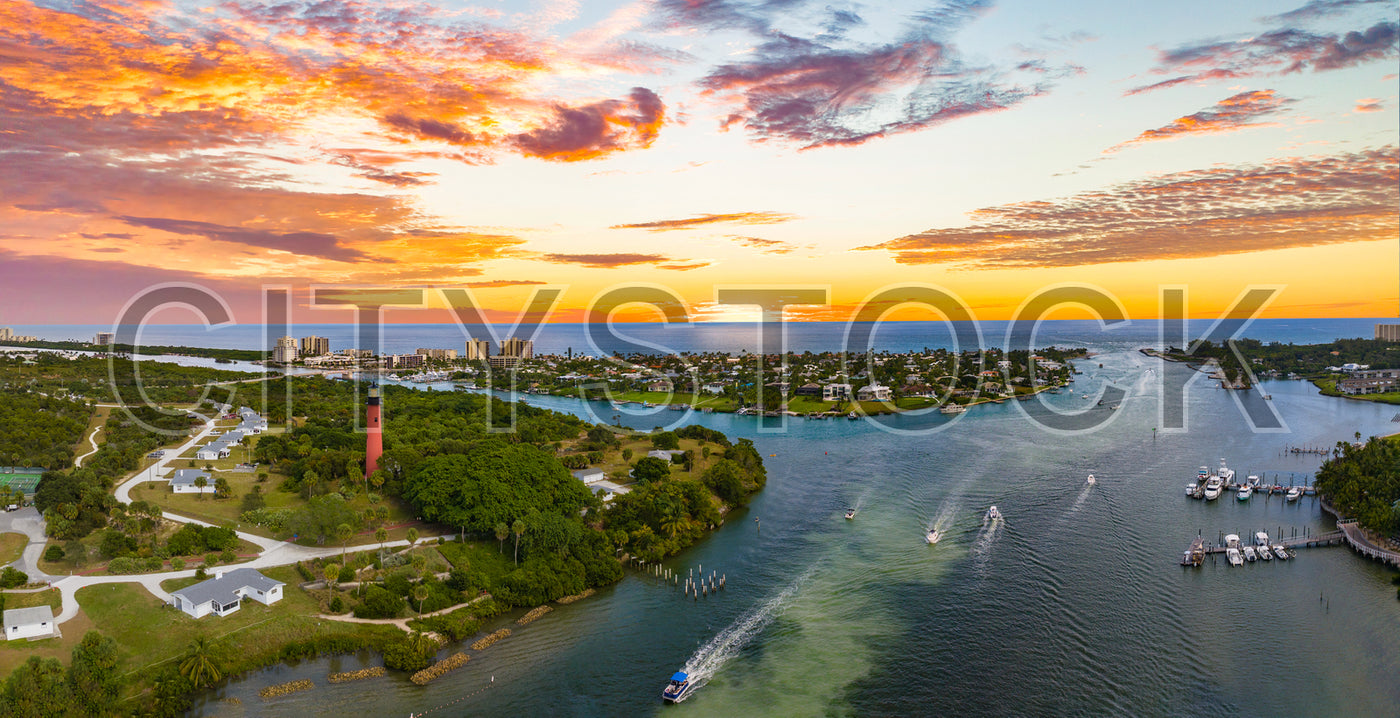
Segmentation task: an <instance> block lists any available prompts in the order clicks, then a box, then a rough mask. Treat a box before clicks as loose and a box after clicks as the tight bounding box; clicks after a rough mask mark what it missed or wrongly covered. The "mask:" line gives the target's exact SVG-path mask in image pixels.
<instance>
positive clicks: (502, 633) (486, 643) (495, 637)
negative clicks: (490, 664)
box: [472, 628, 510, 651]
mask: <svg viewBox="0 0 1400 718" xmlns="http://www.w3.org/2000/svg"><path fill="white" fill-rule="evenodd" d="M509 635H510V629H509V628H502V629H501V630H499V631H496V632H495V633H493V634H491V635H489V636H487V637H485V638H483V639H481V640H479V641H477V642H476V643H473V644H472V649H473V650H477V651H484V650H486V649H487V648H490V647H491V644H493V643H495V642H496V641H499V640H501V639H502V638H505V637H506V636H509Z"/></svg>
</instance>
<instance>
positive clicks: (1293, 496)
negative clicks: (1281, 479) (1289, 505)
mask: <svg viewBox="0 0 1400 718" xmlns="http://www.w3.org/2000/svg"><path fill="white" fill-rule="evenodd" d="M1302 495H1303V490H1302V489H1300V488H1298V487H1297V486H1294V487H1293V488H1291V489H1289V490H1288V493H1287V494H1285V495H1284V498H1286V499H1288V500H1289V501H1297V500H1298V497H1299V496H1302Z"/></svg>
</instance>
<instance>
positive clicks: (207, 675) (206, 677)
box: [180, 636, 223, 688]
mask: <svg viewBox="0 0 1400 718" xmlns="http://www.w3.org/2000/svg"><path fill="white" fill-rule="evenodd" d="M212 653H213V651H212V648H211V646H210V645H209V639H207V638H205V637H204V636H200V637H199V638H196V639H194V642H193V643H191V644H190V647H189V650H188V651H186V653H185V658H184V660H182V661H180V675H182V676H184V677H185V678H188V679H189V680H190V682H192V683H194V684H195V686H196V687H199V688H203V687H205V686H208V685H210V684H213V683H215V682H217V681H218V680H219V679H220V678H222V677H223V675H222V674H221V673H219V667H218V666H217V665H216V664H215V663H214V658H213V656H212Z"/></svg>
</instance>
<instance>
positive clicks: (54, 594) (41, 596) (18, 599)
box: [5, 588, 63, 616]
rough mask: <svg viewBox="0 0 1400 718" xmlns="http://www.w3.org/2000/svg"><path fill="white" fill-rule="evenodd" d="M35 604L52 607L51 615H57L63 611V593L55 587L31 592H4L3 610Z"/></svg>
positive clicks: (28, 606) (30, 606) (29, 606)
mask: <svg viewBox="0 0 1400 718" xmlns="http://www.w3.org/2000/svg"><path fill="white" fill-rule="evenodd" d="M35 606H48V607H49V608H52V609H53V615H55V616H57V615H58V614H60V613H62V612H63V593H62V592H60V591H59V590H58V589H56V588H51V589H49V590H47V591H35V592H33V593H10V592H8V591H7V592H6V593H5V610H7V611H8V610H10V609H11V608H33V607H35Z"/></svg>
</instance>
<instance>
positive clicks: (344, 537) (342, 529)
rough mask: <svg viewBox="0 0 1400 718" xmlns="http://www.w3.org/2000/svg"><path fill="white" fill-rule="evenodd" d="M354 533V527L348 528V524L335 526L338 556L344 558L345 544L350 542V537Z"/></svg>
mask: <svg viewBox="0 0 1400 718" xmlns="http://www.w3.org/2000/svg"><path fill="white" fill-rule="evenodd" d="M354 535H355V529H352V528H350V524H341V525H339V526H337V527H335V537H336V538H338V539H340V557H341V558H345V546H346V544H348V543H350V537H351V536H354Z"/></svg>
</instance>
